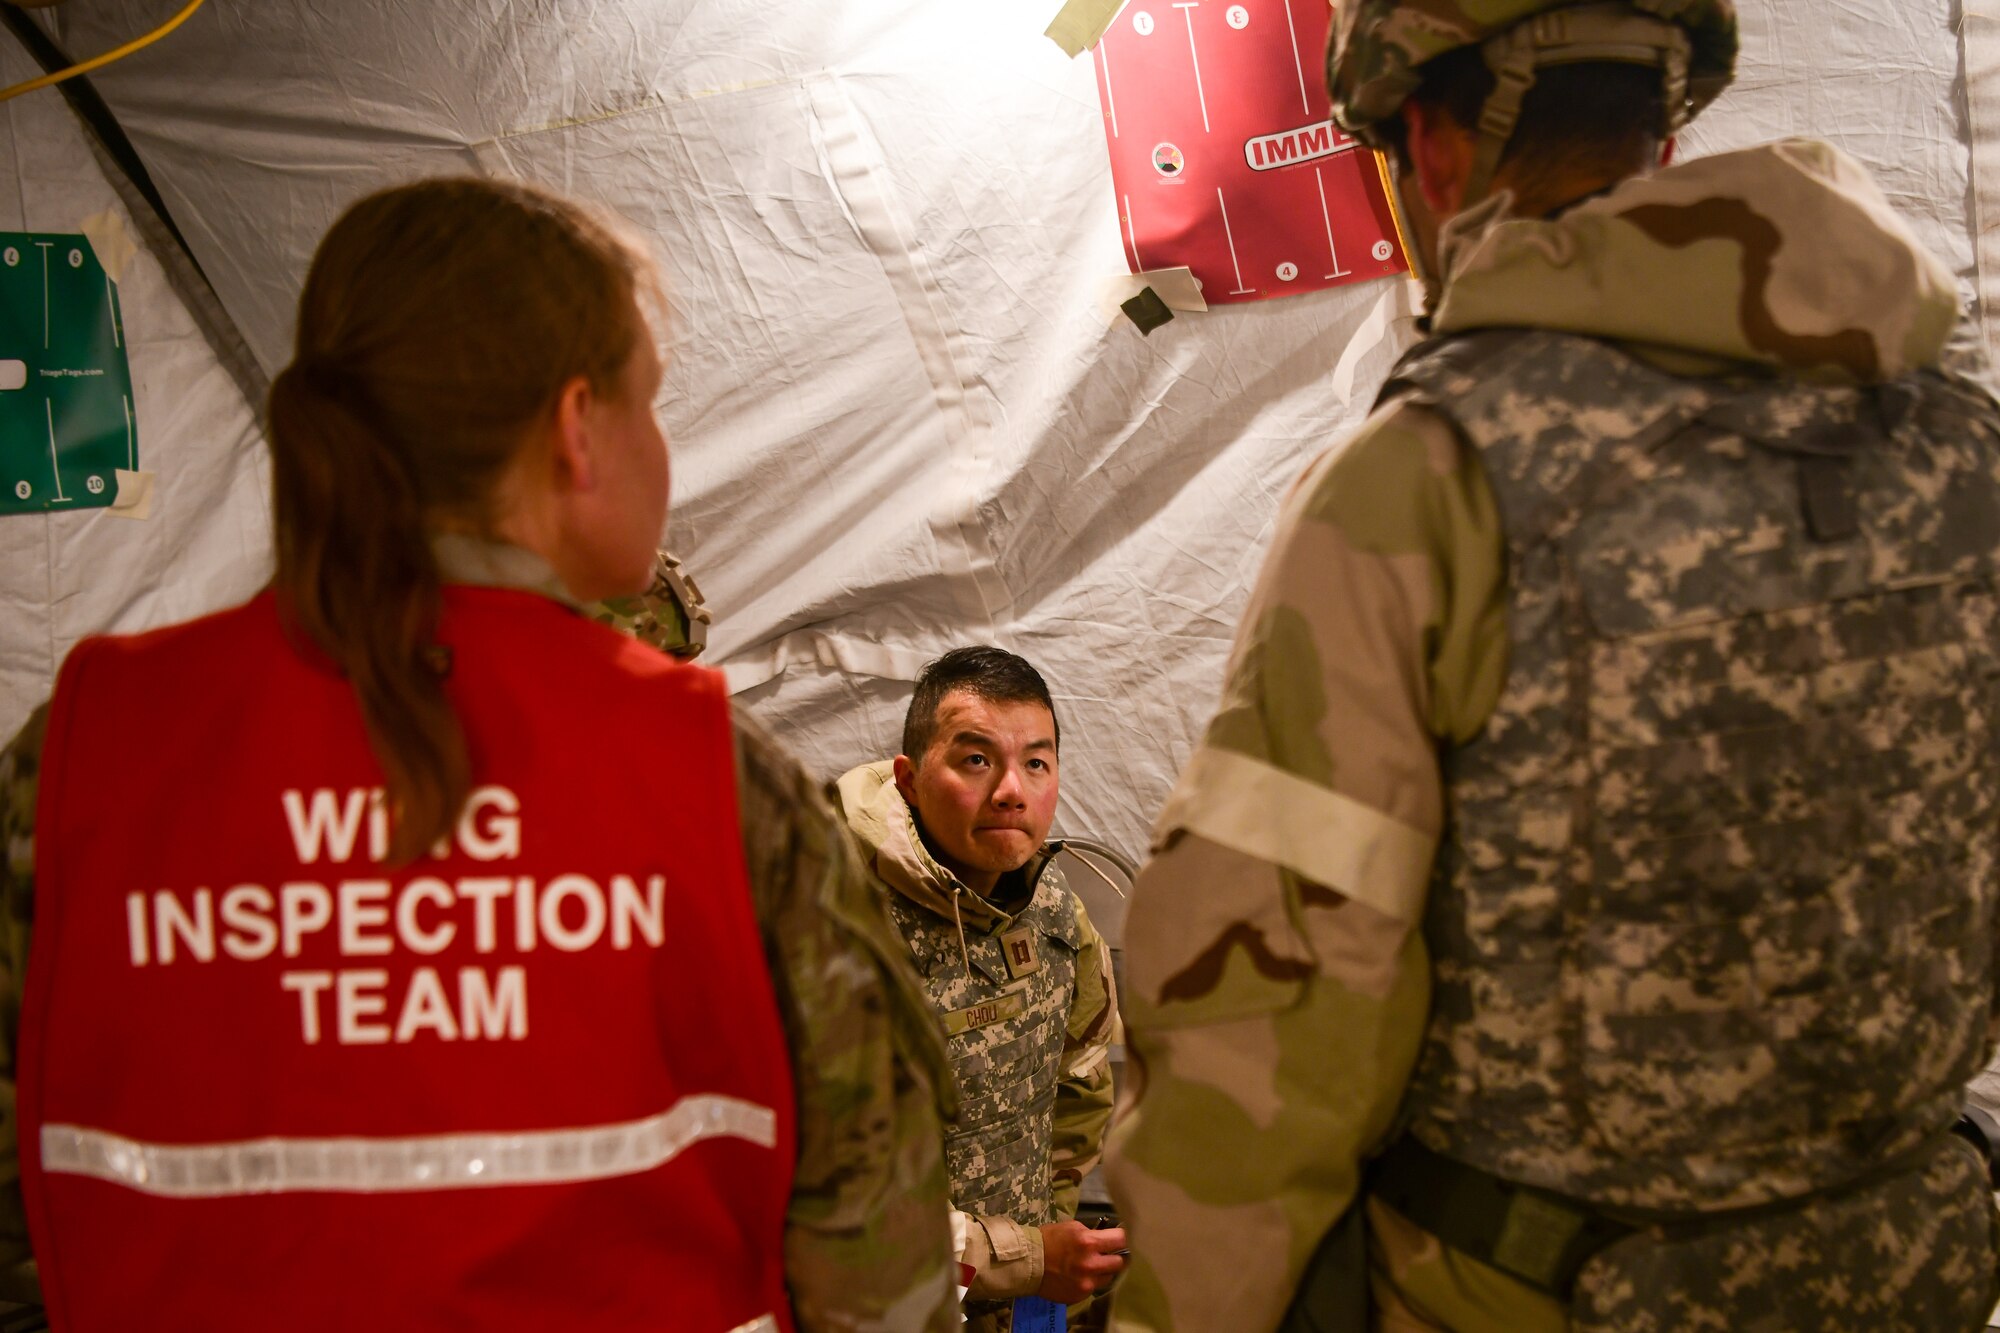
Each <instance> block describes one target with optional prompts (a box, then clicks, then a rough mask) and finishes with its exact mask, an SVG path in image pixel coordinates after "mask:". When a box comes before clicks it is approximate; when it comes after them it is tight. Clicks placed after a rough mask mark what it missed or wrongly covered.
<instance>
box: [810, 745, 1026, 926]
mask: <svg viewBox="0 0 2000 1333" xmlns="http://www.w3.org/2000/svg"><path fill="white" fill-rule="evenodd" d="M833 796H834V804H835V805H837V806H839V807H840V813H841V817H842V818H843V819H845V820H846V821H847V828H848V831H849V832H850V833H852V834H853V835H854V840H855V842H856V843H858V844H859V845H860V848H861V859H862V860H863V861H864V862H865V863H866V864H867V866H868V868H869V870H871V871H873V872H874V873H875V875H876V877H877V878H879V879H880V880H881V881H882V882H883V883H885V884H887V885H888V886H889V887H890V888H892V889H894V890H895V891H896V892H897V893H900V894H902V895H903V897H905V898H908V899H909V900H910V901H911V902H913V903H915V904H916V905H917V906H919V907H921V908H923V909H924V910H926V911H929V912H935V913H937V914H938V915H939V916H941V917H943V918H944V919H945V920H947V921H951V920H954V919H957V920H960V921H963V922H964V923H965V928H966V929H967V930H968V931H973V932H976V933H978V934H982V935H985V934H991V933H992V932H994V931H996V930H998V929H1000V928H1001V927H1002V926H1004V925H1006V924H1007V923H1008V922H1010V921H1012V920H1013V919H1014V918H1013V917H1012V916H1011V915H1009V914H1008V913H1006V912H1002V911H1001V910H1000V909H999V908H997V907H995V906H994V905H993V904H992V903H989V902H987V901H986V900H985V899H984V898H982V897H980V896H979V895H978V894H976V893H974V892H973V891H972V890H971V889H968V888H967V887H965V885H964V884H962V883H960V882H959V879H958V876H956V875H954V874H952V873H951V872H950V871H949V870H946V869H945V868H944V867H943V866H941V865H939V864H938V861H937V858H936V857H934V856H932V855H931V852H930V848H928V847H926V846H924V840H923V838H922V836H920V835H919V834H918V832H917V819H916V815H915V813H914V812H913V811H912V810H911V809H910V803H909V802H908V801H906V800H904V799H903V793H902V792H900V791H898V790H896V761H895V760H893V759H884V760H882V761H881V762H880V763H875V764H863V765H862V766H861V767H859V768H856V769H852V770H850V771H849V772H847V773H846V774H844V775H842V777H841V779H840V781H838V782H836V783H835V784H834V787H833ZM954 898H956V899H957V904H956V914H955V915H954V910H953V899H954Z"/></svg>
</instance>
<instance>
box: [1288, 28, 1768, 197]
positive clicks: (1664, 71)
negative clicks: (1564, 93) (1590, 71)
mask: <svg viewBox="0 0 2000 1333" xmlns="http://www.w3.org/2000/svg"><path fill="white" fill-rule="evenodd" d="M1334 4H1335V8H1336V10H1337V12H1336V13H1335V15H1334V23H1333V30H1332V37H1331V40H1330V41H1329V43H1328V46H1327V64H1326V73H1327V87H1328V89H1329V90H1330V91H1331V93H1332V95H1333V118H1334V120H1335V121H1337V122H1338V123H1339V124H1340V126H1341V128H1343V129H1345V130H1347V131H1348V132H1350V133H1352V134H1354V135H1356V136H1357V137H1359V138H1360V139H1362V140H1363V141H1364V142H1366V143H1368V144H1369V145H1370V146H1371V147H1376V148H1380V147H1383V146H1384V144H1383V143H1382V141H1381V139H1380V136H1379V135H1377V134H1376V133H1375V127H1376V126H1377V125H1378V124H1380V123H1381V122H1382V121H1384V120H1387V119H1388V118H1389V117H1391V116H1393V115H1395V114H1396V113H1397V111H1398V110H1399V109H1400V108H1401V107H1402V105H1403V102H1404V101H1405V100H1406V99H1407V98H1408V97H1409V96H1410V94H1411V93H1413V92H1415V91H1416V88H1417V85H1418V83H1420V82H1421V81H1422V73H1421V68H1422V66H1423V65H1424V63H1425V62H1426V61H1428V60H1431V59H1432V58H1434V57H1436V56H1441V55H1443V54H1444V53H1445V52H1447V51H1453V50H1456V49H1458V48H1459V47H1463V46H1478V47H1480V48H1481V49H1482V50H1483V51H1484V52H1485V55H1486V63H1487V65H1488V66H1489V67H1491V69H1492V70H1493V72H1494V74H1495V75H1496V76H1497V77H1498V79H1499V84H1498V86H1497V87H1496V88H1495V90H1494V94H1493V96H1492V98H1491V99H1489V100H1488V102H1487V105H1486V109H1485V114H1484V115H1482V116H1481V118H1480V125H1479V129H1480V131H1481V135H1482V137H1483V138H1485V139H1487V140H1488V141H1489V142H1491V143H1492V149H1491V156H1492V157H1493V158H1494V159H1495V160H1497V158H1498V155H1499V151H1500V148H1501V147H1502V146H1503V145H1504V144H1505V142H1506V140H1507V138H1508V137H1509V136H1510V135H1511V134H1512V133H1513V128H1514V122H1515V120H1516V118H1517V117H1518V116H1519V114H1520V107H1521V99H1522V97H1524V96H1525V95H1526V93H1527V90H1528V89H1529V88H1530V87H1532V86H1533V84H1534V81H1535V71H1536V70H1537V69H1541V68H1544V67H1546V66H1549V65H1565V64H1576V63H1580V62H1584V61H1600V60H1601V61H1626V62H1631V63H1634V64H1644V65H1658V66H1660V68H1661V75H1662V78H1663V79H1664V80H1665V83H1666V106H1667V123H1666V124H1665V125H1663V126H1661V127H1660V128H1661V133H1662V134H1663V135H1666V134H1673V133H1676V132H1678V131H1679V130H1680V129H1681V127H1682V126H1684V125H1686V124H1687V123H1688V121H1690V120H1692V119H1693V118H1694V116H1695V115H1696V114H1697V113H1699V112H1700V111H1701V110H1702V108H1704V107H1706V106H1707V105H1708V104H1709V103H1710V102H1712V101H1714V100H1715V98H1716V97H1717V95H1718V94H1720V93H1721V92H1722V90H1723V89H1724V88H1727V87H1728V86H1729V83H1730V80H1731V79H1733V78H1734V77H1735V74H1736V0H1609V2H1608V3H1605V2H1602V0H1334ZM1487 166H1488V171H1489V173H1490V170H1491V166H1492V163H1488V164H1487ZM1479 192H1483V190H1482V191H1479ZM1479 192H1476V193H1479Z"/></svg>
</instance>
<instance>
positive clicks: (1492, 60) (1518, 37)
mask: <svg viewBox="0 0 2000 1333" xmlns="http://www.w3.org/2000/svg"><path fill="white" fill-rule="evenodd" d="M1480 51H1481V53H1482V54H1483V55H1485V57H1486V65H1487V68H1489V69H1491V70H1492V71H1493V77H1494V79H1495V83H1494V87H1493V92H1492V94H1491V95H1490V96H1488V97H1487V99H1486V104H1485V105H1484V106H1482V107H1481V108H1480V110H1479V127H1478V132H1479V144H1478V147H1477V148H1476V149H1475V150H1474V152H1473V157H1472V170H1471V173H1470V174H1469V175H1468V176H1467V177H1466V181H1465V197H1464V199H1463V200H1462V201H1461V204H1460V207H1461V208H1471V207H1472V206H1473V205H1475V204H1477V203H1479V202H1480V201H1481V200H1483V199H1485V198H1486V196H1487V195H1488V194H1489V193H1491V191H1492V189H1493V177H1494V175H1495V174H1496V173H1497V172H1498V171H1499V169H1500V155H1501V154H1502V153H1504V152H1505V151H1506V150H1507V143H1508V141H1509V140H1510V139H1512V138H1513V137H1514V128H1515V126H1516V125H1518V124H1519V123H1520V119H1521V103H1522V102H1523V100H1525V99H1526V97H1527V95H1528V90H1529V89H1530V88H1532V87H1534V86H1535V75H1536V73H1537V72H1538V71H1540V70H1543V69H1547V68H1548V67H1549V66H1551V65H1577V64H1583V63H1586V62H1591V61H1610V62H1615V63H1621V64H1632V65H1656V66H1658V67H1659V69H1660V71H1661V78H1662V83H1663V87H1662V94H1663V98H1664V101H1665V104H1666V123H1665V124H1664V125H1662V126H1661V127H1660V137H1661V138H1662V139H1670V138H1672V137H1673V136H1674V135H1676V134H1678V133H1680V131H1681V129H1682V128H1683V127H1684V126H1685V125H1686V124H1687V120H1688V110H1687V106H1688V100H1687V95H1688V61H1689V59H1690V57H1691V55H1692V52H1693V44H1692V43H1691V42H1690V41H1689V40H1688V35H1687V30H1686V29H1684V28H1682V27H1681V26H1680V25H1679V24H1677V23H1669V22H1667V21H1666V20H1664V19H1658V18H1653V17H1650V16H1648V15H1645V14H1636V13H1634V12H1633V11H1632V10H1631V8H1630V7H1629V6H1628V5H1625V4H1601V5H1586V6H1583V7H1581V8H1576V9H1557V10H1551V11H1549V12H1547V13H1543V14H1537V15H1535V16H1534V17H1533V18H1531V19H1527V20H1525V21H1523V22H1521V23H1518V24H1516V25H1515V26H1514V27H1512V28H1509V29H1508V30H1507V31H1506V32H1503V33H1501V34H1500V35H1499V36H1497V37H1494V38H1492V39H1490V40H1489V41H1487V42H1486V43H1485V45H1483V46H1482V47H1481V48H1480ZM1426 285H1427V286H1428V283H1427V284H1426Z"/></svg>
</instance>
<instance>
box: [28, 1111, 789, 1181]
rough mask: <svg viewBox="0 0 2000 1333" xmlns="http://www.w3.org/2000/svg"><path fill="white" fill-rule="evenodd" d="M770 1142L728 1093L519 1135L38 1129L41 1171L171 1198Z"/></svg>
mask: <svg viewBox="0 0 2000 1333" xmlns="http://www.w3.org/2000/svg"><path fill="white" fill-rule="evenodd" d="M714 1138H737V1139H745V1140H748V1141H749V1142H751V1143H754V1144H756V1145H757V1146H759V1147H761V1148H770V1147H774V1146H775V1145H776V1143H777V1114H776V1113H775V1112H774V1111H772V1110H771V1109H770V1108H769V1107H765V1106H757V1105H755V1104H753V1103H750V1102H745V1101H739V1100H737V1099H736V1098H734V1097H713V1096H702V1097H683V1098H682V1099H681V1100H680V1101H678V1102H676V1103H675V1104H674V1106H673V1109H672V1110H668V1111H663V1112H661V1113H660V1114H659V1115H655V1116H647V1117H646V1118H645V1119H643V1120H629V1121H626V1122H624V1123H623V1124H615V1125H592V1126H589V1127H587V1128H581V1129H551V1130H541V1131H537V1132H533V1133H525V1134H518V1133H517V1134H428V1135H419V1136H416V1137H413V1138H402V1139H390V1138H338V1139H294V1138H267V1139H249V1140H245V1141H242V1142H238V1143H201V1144H169V1143H140V1142H138V1141H136V1140H134V1139H128V1138H123V1137H121V1136H119V1135H117V1134H107V1133H105V1132H104V1131H103V1130H97V1129H84V1128H82V1127H81V1126H78V1125H44V1126H42V1169H43V1170H44V1171H53V1172H61V1173H68V1174H72V1175H79V1176H91V1177H94V1178H96V1179H98V1180H108V1181H110V1182H111V1183H112V1184H114V1185H124V1186H126V1187H127V1188H129V1189H135V1190H139V1191H140V1192H142V1193H145V1194H154V1195H159V1196H160V1197H162V1198H171V1199H222V1198H231V1197H235V1196H238V1195H245V1194H305V1193H316V1192H324V1191H346V1192H352V1193H357V1194H375V1193H388V1192H392V1191H396V1190H453V1189H473V1188H478V1187H482V1186H495V1185H560V1184H569V1183H573V1182H576V1181H583V1180H606V1179H609V1178H610V1177H613V1176H629V1175H636V1174H637V1173H639V1172H641V1171H650V1170H652V1169H653V1168H654V1167H657V1166H664V1165H666V1164H667V1163H668V1162H670V1161H672V1160H673V1159H674V1158H676V1157H678V1156H680V1154H681V1151H682V1150H683V1149H685V1148H688V1147H690V1146H691V1145H693V1144H695V1143H699V1142H700V1141H701V1140H703V1139H714Z"/></svg>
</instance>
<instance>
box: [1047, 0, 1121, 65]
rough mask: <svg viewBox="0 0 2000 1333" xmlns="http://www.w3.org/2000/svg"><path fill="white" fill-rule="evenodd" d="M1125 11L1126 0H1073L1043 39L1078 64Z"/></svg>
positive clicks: (1049, 27)
mask: <svg viewBox="0 0 2000 1333" xmlns="http://www.w3.org/2000/svg"><path fill="white" fill-rule="evenodd" d="M1124 7H1125V0H1069V3H1068V4H1066V5H1064V6H1063V7H1062V8H1061V9H1060V10H1058V11H1057V13H1056V16H1055V19H1054V21H1053V22H1051V23H1050V24H1049V26H1048V28H1047V30H1046V31H1045V32H1044V33H1043V35H1044V36H1045V37H1047V38H1048V39H1049V40H1050V41H1052V42H1054V43H1055V44H1056V45H1057V46H1060V47H1061V48H1062V49H1063V53H1064V54H1065V55H1067V56H1068V57H1069V58H1070V59H1072V60H1074V59H1076V58H1077V57H1078V56H1080V55H1082V54H1083V53H1084V52H1085V51H1088V50H1089V49H1090V48H1091V47H1093V46H1096V45H1097V39H1098V38H1100V37H1102V36H1103V35H1104V30H1105V29H1106V28H1109V27H1110V26H1111V24H1112V22H1113V21H1114V20H1115V19H1117V17H1118V11H1119V10H1121V9H1123V8H1124Z"/></svg>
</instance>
